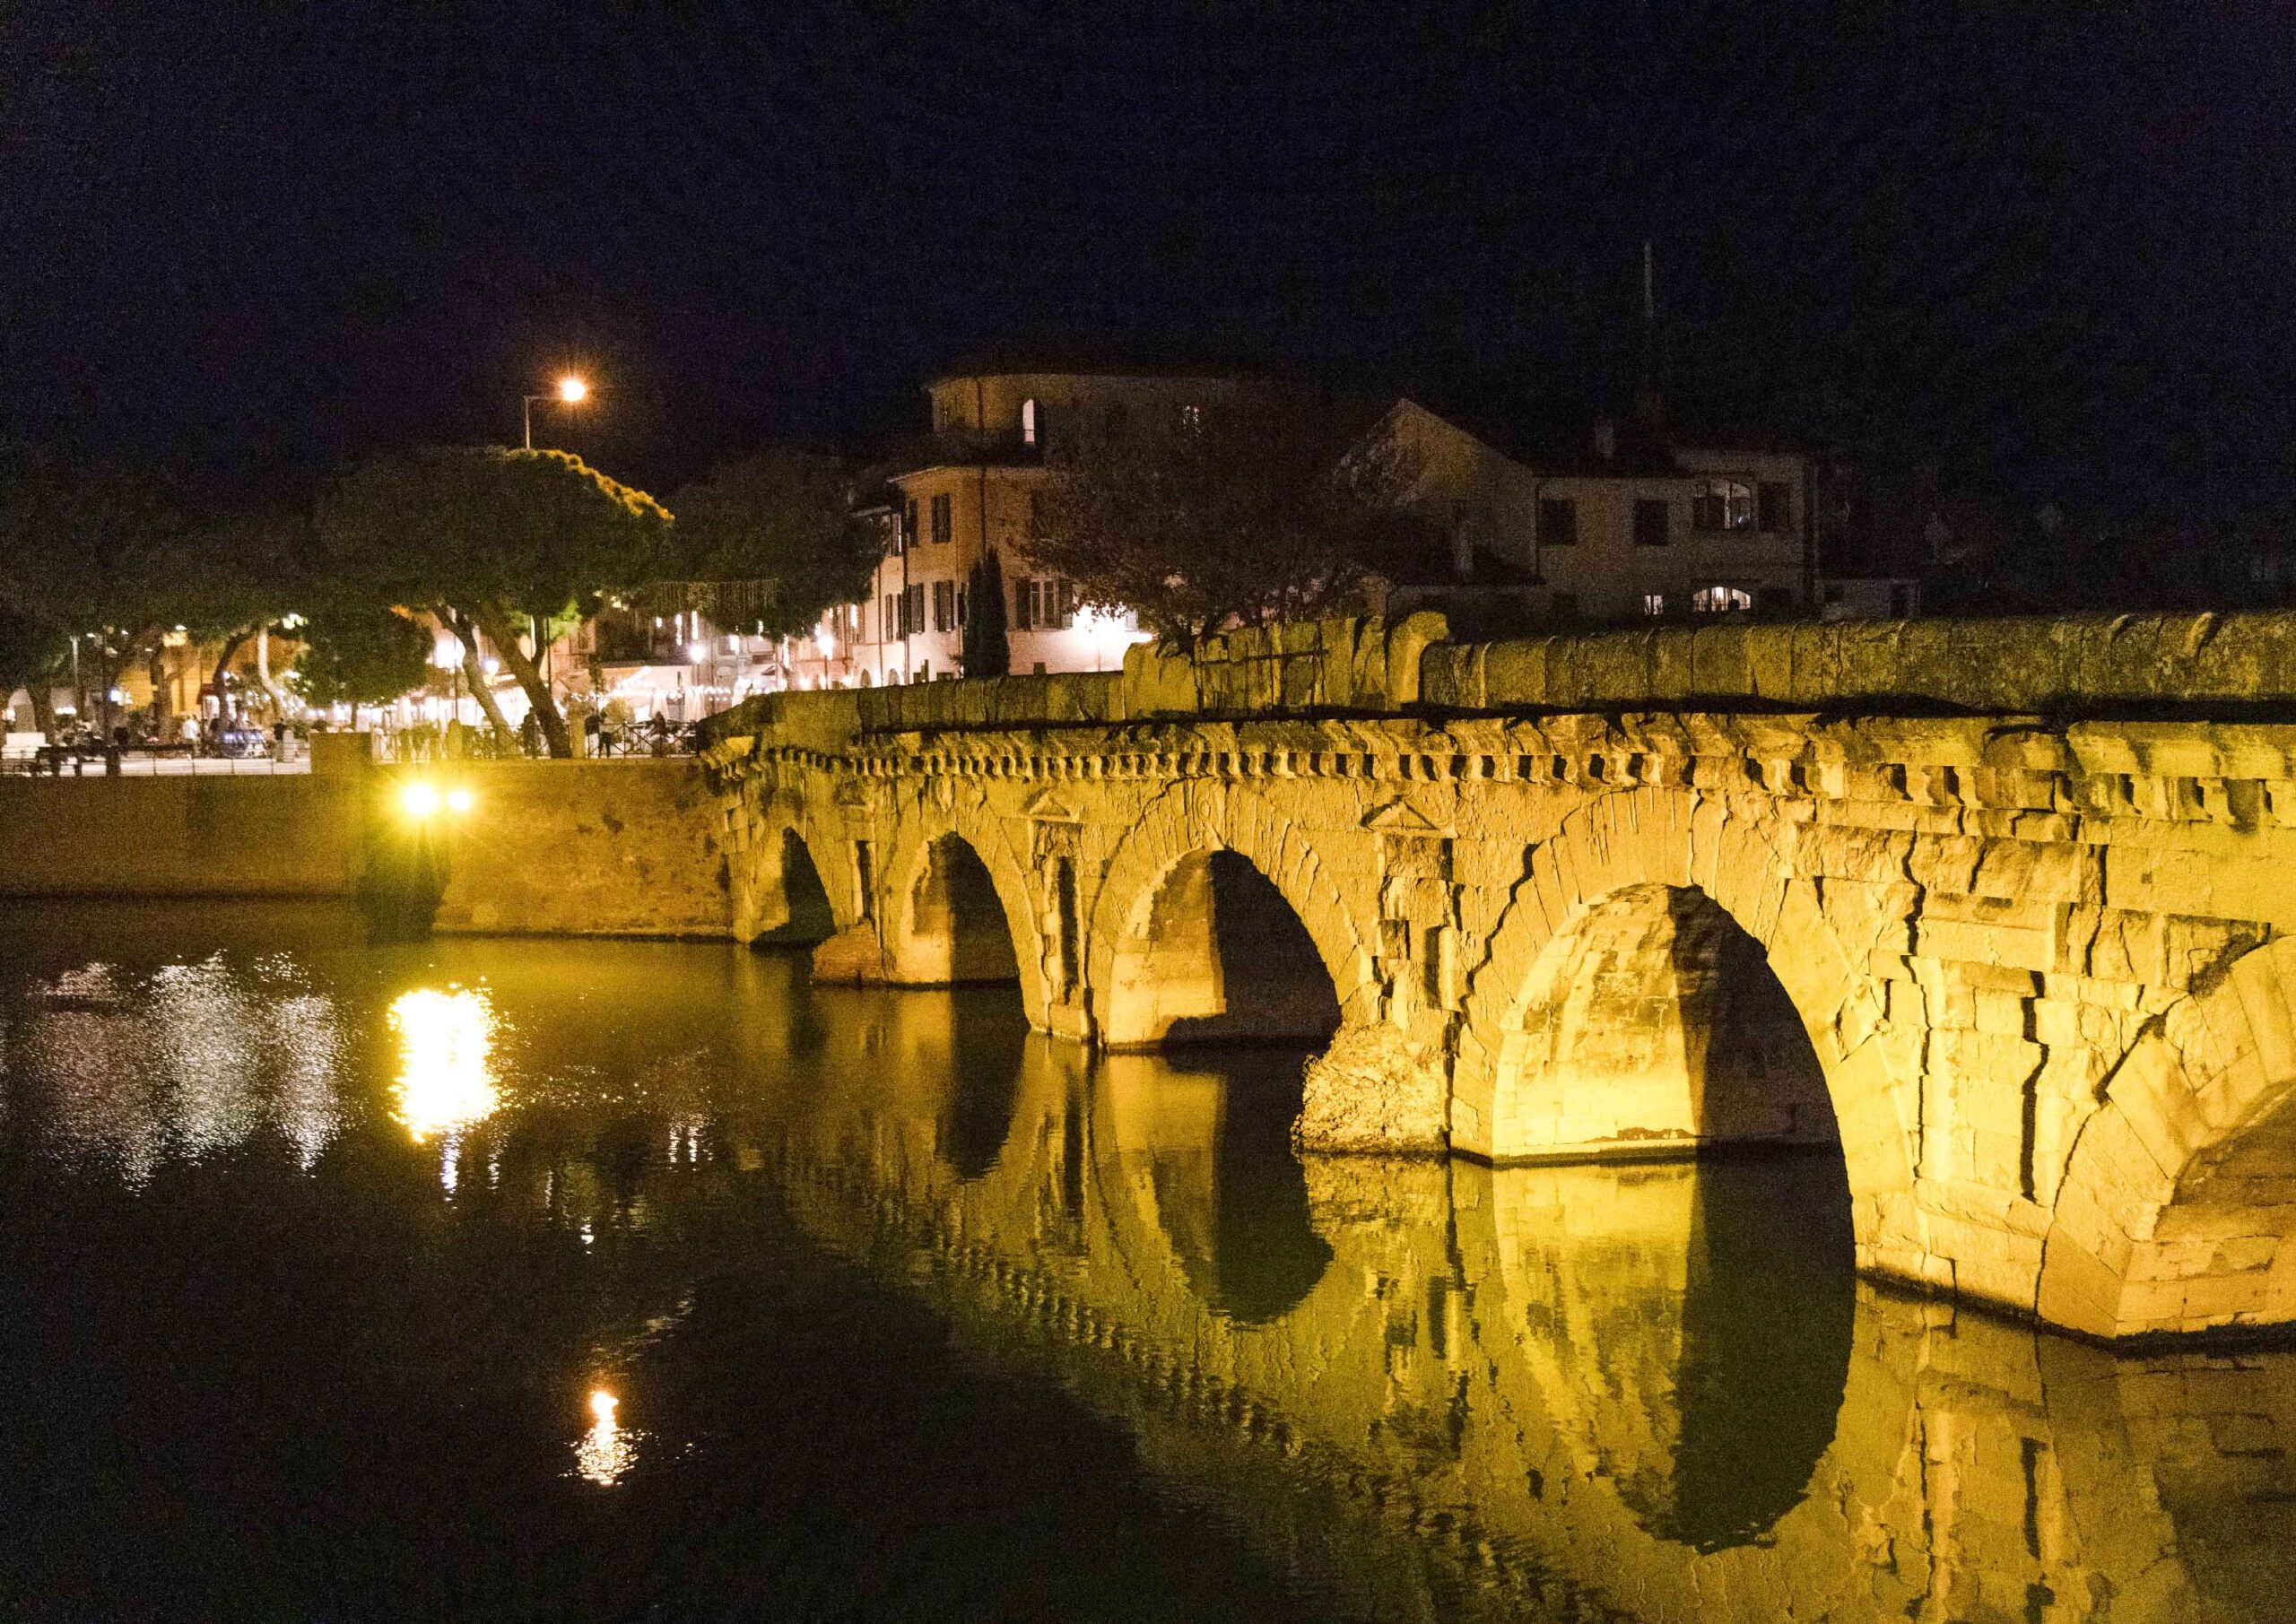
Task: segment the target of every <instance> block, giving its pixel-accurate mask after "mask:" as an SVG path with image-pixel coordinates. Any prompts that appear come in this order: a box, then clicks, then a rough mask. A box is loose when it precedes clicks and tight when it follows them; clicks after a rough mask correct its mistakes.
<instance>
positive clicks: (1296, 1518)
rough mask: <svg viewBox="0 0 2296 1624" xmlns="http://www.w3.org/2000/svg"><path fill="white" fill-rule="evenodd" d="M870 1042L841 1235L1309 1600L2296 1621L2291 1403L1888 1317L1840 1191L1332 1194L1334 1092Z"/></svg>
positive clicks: (825, 1130) (811, 1223)
mask: <svg viewBox="0 0 2296 1624" xmlns="http://www.w3.org/2000/svg"><path fill="white" fill-rule="evenodd" d="M830 996H832V997H834V996H836V995H835V994H831V995H830ZM848 1021H849V1022H850V1031H851V1037H852V1040H853V1041H856V1042H857V1043H859V1044H860V1045H861V1046H862V1047H863V1048H864V1049H865V1051H866V1052H868V1053H869V1054H871V1055H872V1056H873V1061H872V1064H869V1065H868V1066H867V1067H865V1068H862V1067H856V1068H852V1069H850V1070H846V1071H843V1072H841V1073H840V1075H841V1076H842V1077H843V1079H844V1081H843V1082H842V1083H841V1084H840V1085H839V1086H836V1087H834V1088H833V1089H832V1090H831V1091H830V1092H829V1093H828V1094H827V1095H826V1096H824V1097H823V1098H822V1099H820V1100H819V1101H818V1102H817V1104H816V1105H815V1107H813V1110H812V1111H811V1113H810V1114H809V1115H808V1116H806V1117H805V1118H804V1120H803V1121H802V1122H801V1124H800V1125H798V1126H796V1127H795V1128H793V1129H792V1130H791V1132H790V1137H789V1140H788V1142H787V1150H786V1154H785V1157H784V1166H783V1174H784V1177H786V1178H787V1183H788V1185H789V1192H790V1200H791V1203H792V1205H793V1207H794V1208H795V1210H796V1212H797V1213H798V1215H799V1216H800V1218H801V1219H802V1220H804V1222H805V1223H806V1224H807V1225H808V1227H809V1228H811V1229H813V1231H814V1232H815V1233H816V1234H817V1235H818V1236H819V1237H821V1238H823V1239H824V1240H826V1241H828V1242H829V1243H830V1244H831V1245H832V1246H835V1247H837V1248H838V1249H839V1250H840V1251H843V1252H846V1253H848V1254H849V1255H865V1256H867V1257H868V1258H870V1259H871V1260H872V1261H873V1262H874V1264H877V1265H878V1266H880V1267H883V1268H887V1269H889V1270H891V1271H895V1272H901V1273H905V1274H906V1275H908V1276H909V1278H911V1279H912V1280H914V1281H917V1282H918V1283H919V1284H920V1285H921V1286H922V1288H923V1289H924V1290H926V1292H927V1294H928V1295H929V1296H931V1297H932V1298H934V1299H935V1301H936V1302H937V1303H939V1304H940V1305H941V1306H942V1307H944V1309H945V1310H946V1311H947V1312H948V1313H950V1315H951V1316H952V1319H953V1321H954V1322H955V1324H956V1325H957V1326H958V1329H959V1336H960V1341H961V1342H962V1343H964V1344H966V1345H968V1346H970V1347H971V1348H973V1349H974V1350H977V1351H978V1352H981V1353H982V1354H984V1355H985V1356H986V1357H987V1358H988V1359H993V1360H996V1361H997V1362H1000V1363H1005V1364H1009V1363H1012V1362H1013V1361H1015V1360H1016V1359H1017V1360H1020V1361H1022V1362H1024V1363H1029V1364H1036V1363H1039V1362H1041V1361H1049V1362H1050V1364H1051V1366H1052V1367H1053V1368H1055V1369H1056V1370H1057V1373H1058V1375H1059V1376H1060V1378H1061V1379H1062V1380H1063V1382H1064V1383H1065V1385H1068V1386H1069V1387H1070V1388H1071V1390H1072V1391H1074V1392H1075V1393H1076V1394H1079V1395H1080V1396H1081V1397H1083V1399H1085V1400H1086V1401H1087V1402H1088V1403H1092V1404H1094V1405H1095V1406H1097V1407H1100V1408H1103V1409H1107V1410H1110V1411H1115V1412H1117V1413H1118V1414H1120V1415H1122V1416H1124V1417H1125V1418H1126V1420H1128V1421H1129V1422H1130V1423H1131V1424H1132V1426H1133V1427H1134V1429H1135V1431H1136V1433H1137V1436H1138V1437H1139V1438H1140V1440H1141V1446H1142V1450H1143V1454H1144V1457H1145V1458H1146V1459H1147V1461H1148V1462H1149V1463H1150V1464H1151V1465H1152V1466H1153V1467H1154V1468H1156V1469H1157V1470H1158V1471H1159V1472H1161V1473H1162V1474H1163V1475H1165V1476H1166V1477H1167V1479H1168V1480H1169V1481H1171V1482H1172V1483H1173V1484H1174V1485H1175V1487H1176V1488H1177V1489H1178V1490H1179V1491H1180V1492H1183V1493H1187V1494H1191V1495H1196V1496H1201V1497H1206V1498H1211V1499H1213V1501H1215V1502H1216V1503H1217V1504H1218V1505H1219V1506H1220V1507H1222V1509H1223V1510H1224V1511H1225V1512H1227V1513H1228V1514H1230V1515H1233V1516H1235V1517H1236V1518H1237V1519H1238V1520H1239V1522H1240V1523H1243V1524H1246V1525H1248V1526H1253V1527H1256V1528H1257V1530H1258V1532H1259V1533H1261V1535H1263V1536H1264V1537H1265V1538H1266V1539H1268V1540H1272V1541H1275V1542H1276V1543H1277V1544H1278V1546H1279V1547H1280V1548H1282V1549H1283V1550H1288V1551H1290V1552H1291V1553H1292V1554H1293V1555H1294V1556H1297V1555H1298V1554H1299V1553H1300V1550H1302V1549H1304V1543H1305V1542H1314V1541H1322V1540H1325V1539H1327V1538H1328V1536H1329V1534H1330V1533H1331V1530H1330V1529H1329V1528H1328V1527H1326V1526H1323V1525H1322V1524H1320V1523H1319V1522H1318V1519H1317V1517H1315V1516H1314V1515H1303V1514H1302V1513H1301V1511H1300V1504H1301V1497H1302V1496H1306V1497H1309V1498H1310V1499H1311V1500H1313V1501H1316V1502H1320V1503H1322V1504H1325V1505H1326V1506H1328V1507H1332V1508H1333V1511H1334V1515H1335V1516H1336V1518H1337V1520H1338V1521H1339V1522H1340V1523H1341V1524H1343V1525H1344V1526H1345V1527H1346V1528H1348V1529H1349V1531H1350V1539H1351V1540H1355V1539H1357V1538H1358V1536H1360V1539H1361V1540H1363V1541H1373V1542H1374V1543H1375V1544H1376V1545H1377V1546H1379V1547H1382V1548H1390V1549H1388V1550H1387V1557H1388V1559H1387V1560H1386V1561H1384V1562H1380V1563H1374V1564H1371V1565H1368V1566H1366V1567H1365V1568H1363V1569H1362V1570H1361V1572H1360V1573H1357V1574H1356V1577H1357V1579H1358V1580H1360V1582H1361V1584H1362V1585H1370V1586H1372V1587H1373V1588H1374V1589H1375V1590H1376V1591H1378V1593H1379V1594H1380V1597H1381V1605H1382V1606H1383V1607H1385V1608H1391V1609H1394V1610H1396V1611H1398V1612H1400V1613H1405V1614H1430V1613H1434V1612H1439V1611H1444V1610H1445V1609H1446V1608H1448V1607H1450V1606H1454V1605H1459V1604H1462V1598H1465V1599H1468V1600H1472V1601H1474V1602H1476V1605H1475V1606H1474V1607H1473V1608H1470V1611H1480V1610H1481V1609H1482V1607H1483V1606H1484V1605H1488V1606H1491V1607H1493V1608H1504V1607H1505V1606H1508V1605H1521V1604H1524V1603H1526V1602H1527V1603H1533V1604H1537V1605H1543V1606H1545V1607H1548V1608H1550V1609H1552V1610H1554V1611H1558V1612H1559V1613H1560V1614H1561V1616H1566V1617H1569V1616H1580V1615H1582V1614H1583V1615H1584V1616H1616V1614H1617V1613H1619V1612H1623V1613H1624V1614H1626V1615H1627V1616H1631V1617H1635V1618H1668V1619H1674V1618H1682V1619H1688V1618H1698V1619H1747V1620H1773V1619H1782V1618H1787V1617H1793V1618H1831V1619H1859V1618H1868V1617H1873V1618H1881V1617H1888V1618H1892V1619H1895V1618H1914V1619H1939V1620H1943V1619H1955V1620H1960V1619H1979V1618H2002V1619H2032V1620H2073V1619H2104V1618H2112V1619H2121V1620H2128V1619H2144V1620H2156V1619H2183V1618H2194V1619H2199V1618H2220V1617H2221V1618H2258V1619H2262V1618H2271V1617H2274V1616H2276V1615H2275V1613H2274V1609H2275V1608H2277V1607H2280V1606H2281V1605H2283V1602H2284V1599H2285V1597H2286V1596H2287V1595H2288V1594H2291V1591H2290V1588H2289V1587H2290V1585H2291V1583H2292V1580H2296V1572H2292V1571H2291V1567H2290V1563H2291V1558H2290V1556H2289V1554H2288V1540H2289V1536H2292V1535H2296V1513H2292V1506H2296V1496H2292V1493H2291V1491H2292V1489H2296V1479H2292V1476H2291V1474H2290V1473H2289V1472H2288V1470H2287V1466H2286V1463H2285V1460H2284V1456H2283V1447H2284V1443H2285V1440H2286V1439H2287V1438H2288V1437H2291V1436H2292V1434H2296V1363H2292V1361H2291V1360H2290V1359H2287V1358H2286V1357H2284V1356H2278V1357H2264V1358H2257V1359H2237V1358H2229V1357H2208V1356H2203V1355H2198V1354H2176V1355H2164V1356H2161V1357H2159V1358H2154V1359H2128V1358H2125V1357H2124V1358H2118V1359H2117V1358H2115V1357H2113V1356H2110V1355H2109V1354H2107V1353H2105V1352H2103V1351H2101V1350H2095V1349H2092V1348H2089V1347H2085V1346H2083V1345H2080V1344H2076V1343H2072V1342H2066V1341H2064V1340H2062V1339H2060V1338H2057V1337H2055V1336H2052V1335H2048V1334H2038V1335H2037V1334H2035V1333H2032V1332H2031V1331H2029V1330H2026V1329H2022V1328H2018V1327H2013V1326H2010V1325H2007V1324H2003V1323H2001V1322H1999V1321H1996V1320H1993V1319H1989V1318H1986V1317H1983V1316H1970V1315H1967V1314H1962V1315H1958V1316H1957V1315H1956V1314H1955V1313H1954V1312H1953V1311H1952V1309H1951V1308H1950V1307H1944V1306H1942V1305H1938V1304H1935V1303H1917V1302H1911V1301H1908V1300H1905V1299H1902V1298H1897V1297H1895V1296H1892V1295H1888V1294H1885V1293H1883V1292H1882V1291H1879V1290H1875V1289H1874V1288H1873V1287H1871V1286H1868V1285H1863V1284H1860V1283H1859V1282H1857V1281H1855V1280H1854V1279H1853V1277H1852V1276H1851V1274H1850V1272H1849V1270H1848V1256H1849V1245H1848V1211H1847V1200H1846V1195H1845V1194H1844V1192H1843V1191H1842V1189H1841V1187H1840V1173H1839V1159H1838V1158H1826V1157H1822V1156H1805V1157H1794V1158H1789V1159H1784V1160H1772V1161H1767V1162H1761V1163H1745V1164H1732V1163H1721V1164H1711V1163H1709V1164H1704V1165H1692V1164H1667V1165H1642V1166H1619V1165H1607V1166H1596V1165H1578V1166H1548V1167H1538V1168H1500V1169H1493V1168H1487V1167H1482V1166H1474V1165H1468V1164H1464V1163H1459V1162H1450V1163H1440V1162H1432V1161H1423V1160H1422V1161H1403V1162H1383V1161H1378V1160H1371V1159H1323V1158H1311V1159H1309V1161H1308V1162H1307V1163H1306V1165H1305V1166H1304V1167H1303V1166H1302V1165H1301V1164H1300V1162H1298V1161H1296V1160H1293V1159H1291V1158H1290V1157H1289V1156H1287V1155H1284V1154H1283V1152H1282V1150H1281V1148H1280V1147H1281V1137H1282V1131H1283V1123H1284V1121H1285V1118H1286V1116H1287V1115H1288V1111H1289V1110H1290V1109H1291V1108H1296V1104H1297V1098H1298V1096H1297V1089H1298V1084H1297V1081H1296V1078H1297V1066H1298V1062H1297V1060H1296V1058H1294V1059H1291V1060H1289V1061H1288V1062H1287V1061H1286V1060H1285V1059H1284V1058H1283V1056H1280V1055H1259V1056H1250V1055H1247V1056H1243V1057H1240V1058H1238V1059H1235V1060H1233V1061H1227V1060H1223V1061H1222V1062H1221V1063H1219V1064H1216V1065H1212V1066H1207V1067H1206V1068H1205V1069H1203V1070H1198V1071H1179V1070H1174V1069H1172V1068H1171V1067H1170V1066H1168V1065H1166V1064H1164V1063H1162V1062H1160V1061H1156V1060H1152V1059H1149V1058H1146V1057H1140V1056H1113V1057H1109V1058H1107V1059H1104V1060H1103V1061H1101V1062H1100V1063H1099V1064H1098V1065H1097V1066H1093V1065H1091V1064H1089V1063H1088V1062H1087V1059H1086V1057H1085V1056H1084V1055H1083V1053H1082V1052H1081V1051H1078V1050H1076V1049H1074V1047H1072V1046H1062V1045H1058V1044H1055V1043H1050V1042H1048V1041H1047V1040H1045V1039H1044V1038H1036V1037H1023V1036H1022V1032H1021V1030H1020V1027H1019V1023H1018V1020H1017V1019H1016V1018H1014V1017H1013V1016H1011V1014H1010V1012H1009V1011H1008V1010H1007V1009H1005V1008H1004V1007H1001V1001H996V1002H986V1001H978V1000H974V999H971V998H963V999H956V1000H949V999H944V998H942V997H939V996H934V995H915V996H909V997H904V998H901V999H899V1000H895V1001H883V1002H880V1001H879V1000H877V999H875V998H858V999H856V1000H855V1002H854V1003H853V1004H852V1005H851V1007H850V1008H849V1009H840V1010H839V1011H838V1012H837V1016H836V1020H835V1022H834V1024H835V1025H836V1026H837V1027H838V1028H839V1029H841V1030H840V1032H839V1041H840V1045H841V1042H842V1040H843V1039H844V1038H845V1037H846V1032H845V1031H844V1030H842V1029H846V1028H847V1027H848ZM1287 1073H1288V1080H1289V1095H1288V1099H1287V1097H1286V1091H1285V1084H1286V1081H1287ZM951 1076H954V1077H958V1078H961V1079H965V1080H967V1081H965V1083H964V1084H963V1086H962V1087H961V1090H958V1091H956V1092H954V1093H952V1092H950V1091H949V1090H945V1089H942V1088H938V1087H936V1086H935V1084H934V1081H933V1080H935V1079H940V1078H944V1077H951ZM1272 1489H1281V1492H1271V1490H1272ZM1397 1545H1400V1546H1401V1547H1403V1548H1405V1549H1406V1550H1407V1551H1408V1552H1409V1555H1410V1560H1408V1561H1406V1562H1405V1563H1403V1564H1401V1565H1397V1564H1396V1562H1395V1561H1394V1560H1393V1550H1392V1549H1391V1548H1393V1547H1395V1546H1397ZM1363 1549H1364V1550H1366V1551H1368V1550H1370V1547H1368V1546H1367V1547H1364V1548H1363ZM1318 1559H1319V1560H1330V1559H1333V1553H1332V1551H1331V1550H1328V1549H1325V1550H1321V1551H1320V1555H1319V1558H1318ZM1350 1571H1351V1572H1353V1571H1354V1569H1353V1568H1352V1566H1351V1568H1350ZM1406 1573H1407V1574H1412V1575H1414V1576H1415V1577H1413V1579H1411V1580H1409V1581H1406V1580H1405V1579H1403V1578H1400V1577H1398V1575H1399V1574H1406ZM1446 1598H1448V1599H1446Z"/></svg>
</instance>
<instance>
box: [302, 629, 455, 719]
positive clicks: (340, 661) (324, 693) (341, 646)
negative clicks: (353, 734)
mask: <svg viewBox="0 0 2296 1624" xmlns="http://www.w3.org/2000/svg"><path fill="white" fill-rule="evenodd" d="M302 638H303V652H302V654H301V655H300V656H299V657H298V659H297V660H296V663H295V670H294V672H293V673H292V675H291V679H290V681H291V684H292V686H293V687H294V690H295V691H296V692H297V693H298V694H300V696H301V697H302V699H303V700H304V702H305V703H306V704H309V705H349V706H351V707H352V712H353V715H354V716H355V715H356V713H357V708H358V707H359V706H361V705H380V704H384V703H387V701H389V700H391V699H396V698H397V697H398V696H399V695H401V694H403V693H404V692H406V690H409V689H410V688H420V687H421V686H422V684H423V683H424V682H428V681H429V680H430V676H431V636H430V634H429V633H428V632H426V631H425V630H423V629H422V624H421V622H419V621H416V620H415V619H414V617H413V615H410V614H407V613H405V612H403V611H401V610H397V609H389V608H378V607H376V606H375V605H373V604H359V603H347V604H330V605H326V606H324V607H322V608H320V609H318V610H317V612H314V613H312V614H311V615H310V616H309V617H308V618H307V619H306V620H305V621H304V624H303V627H302Z"/></svg>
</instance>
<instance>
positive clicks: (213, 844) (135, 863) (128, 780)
mask: <svg viewBox="0 0 2296 1624" xmlns="http://www.w3.org/2000/svg"><path fill="white" fill-rule="evenodd" d="M365 827H366V809H365V803H364V786H363V781H362V780H361V778H360V777H358V776H356V775H355V774H349V773H327V772H317V773H297V774H293V775H283V776H280V777H270V776H267V775H265V776H250V777H209V776H204V775H203V776H200V777H193V776H191V775H189V774H185V775H182V776H167V777H117V778H113V777H65V778H26V777H13V776H11V777H0V896H9V897H288V896H338V897H339V896H343V895H344V894H345V893H347V892H348V891H349V890H351V888H352V885H353V884H354V883H355V882H356V881H357V880H358V877H359V873H360V870H361V866H362V864H363V863H364V853H363V848H362V846H361V838H362V831H363V830H364V829H365Z"/></svg>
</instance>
